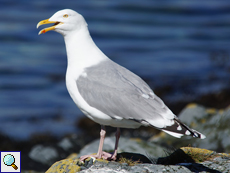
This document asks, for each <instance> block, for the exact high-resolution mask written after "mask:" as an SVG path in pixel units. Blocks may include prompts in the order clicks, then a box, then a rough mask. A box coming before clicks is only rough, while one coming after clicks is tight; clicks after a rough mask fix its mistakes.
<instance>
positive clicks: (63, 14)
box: [37, 9, 87, 36]
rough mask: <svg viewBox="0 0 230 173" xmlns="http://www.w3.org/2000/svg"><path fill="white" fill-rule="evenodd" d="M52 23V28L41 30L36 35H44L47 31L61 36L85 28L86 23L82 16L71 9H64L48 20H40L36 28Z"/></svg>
mask: <svg viewBox="0 0 230 173" xmlns="http://www.w3.org/2000/svg"><path fill="white" fill-rule="evenodd" d="M50 23H54V25H53V26H51V27H48V28H45V29H42V30H41V31H40V32H39V33H38V34H44V33H46V32H48V31H51V30H54V31H56V32H58V33H60V34H62V35H63V36H65V35H67V34H68V33H71V32H72V31H78V30H80V29H81V28H82V27H87V23H86V21H85V19H84V18H83V16H82V15H80V14H79V13H77V12H76V11H73V10H71V9H64V10H60V11H58V12H56V13H55V14H54V15H53V16H51V17H50V18H49V19H46V20H42V21H40V22H39V23H38V24H37V28H38V27H39V26H41V25H44V24H50Z"/></svg>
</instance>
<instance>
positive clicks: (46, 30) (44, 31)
mask: <svg viewBox="0 0 230 173" xmlns="http://www.w3.org/2000/svg"><path fill="white" fill-rule="evenodd" d="M51 23H54V25H53V26H50V27H48V28H44V29H42V30H41V31H39V33H38V35H40V34H45V33H46V32H48V31H51V30H54V29H55V27H56V26H57V25H59V24H63V23H62V22H58V21H49V19H45V20H42V21H40V22H38V24H37V28H38V27H39V26H41V25H45V24H51Z"/></svg>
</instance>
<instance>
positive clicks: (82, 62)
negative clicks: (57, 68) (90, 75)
mask: <svg viewBox="0 0 230 173" xmlns="http://www.w3.org/2000/svg"><path fill="white" fill-rule="evenodd" d="M64 39H65V45H66V52H67V58H68V68H71V67H73V68H75V69H79V70H81V69H82V70H83V69H84V68H87V67H89V66H92V65H96V64H98V63H100V62H101V61H103V60H106V59H107V57H106V56H105V55H104V54H103V53H102V52H101V50H100V49H99V48H98V47H97V46H96V44H95V43H94V41H93V39H92V38H91V36H90V34H89V31H88V28H87V27H83V28H81V29H80V30H78V31H73V32H72V33H70V34H68V35H65V36H64Z"/></svg>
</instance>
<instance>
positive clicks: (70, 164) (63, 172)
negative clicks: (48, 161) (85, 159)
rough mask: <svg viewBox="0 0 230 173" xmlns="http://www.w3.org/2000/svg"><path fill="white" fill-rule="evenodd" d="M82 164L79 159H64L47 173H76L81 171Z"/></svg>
mask: <svg viewBox="0 0 230 173" xmlns="http://www.w3.org/2000/svg"><path fill="white" fill-rule="evenodd" d="M79 163H80V161H79V159H76V160H73V159H64V160H60V161H58V162H55V163H54V164H53V165H52V166H51V167H50V168H49V169H48V170H47V171H46V173H56V172H58V173H75V172H79V171H80V170H81V168H80V166H78V164H79Z"/></svg>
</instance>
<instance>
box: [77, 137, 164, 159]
mask: <svg viewBox="0 0 230 173" xmlns="http://www.w3.org/2000/svg"><path fill="white" fill-rule="evenodd" d="M98 145H99V139H98V140H95V141H93V142H91V143H90V144H88V145H86V146H85V147H84V148H83V149H82V150H81V151H80V153H79V156H82V155H87V154H92V153H96V152H97V150H98ZM114 145H115V137H106V138H105V141H104V145H103V150H104V151H111V152H112V151H113V150H114ZM165 150H166V149H165V148H164V147H162V146H160V145H156V144H154V143H151V142H148V141H142V140H135V139H128V138H124V137H121V138H120V140H119V145H118V152H119V153H120V152H131V153H139V154H143V155H145V156H147V157H148V155H151V156H152V157H160V156H162V153H164V151H165Z"/></svg>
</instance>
